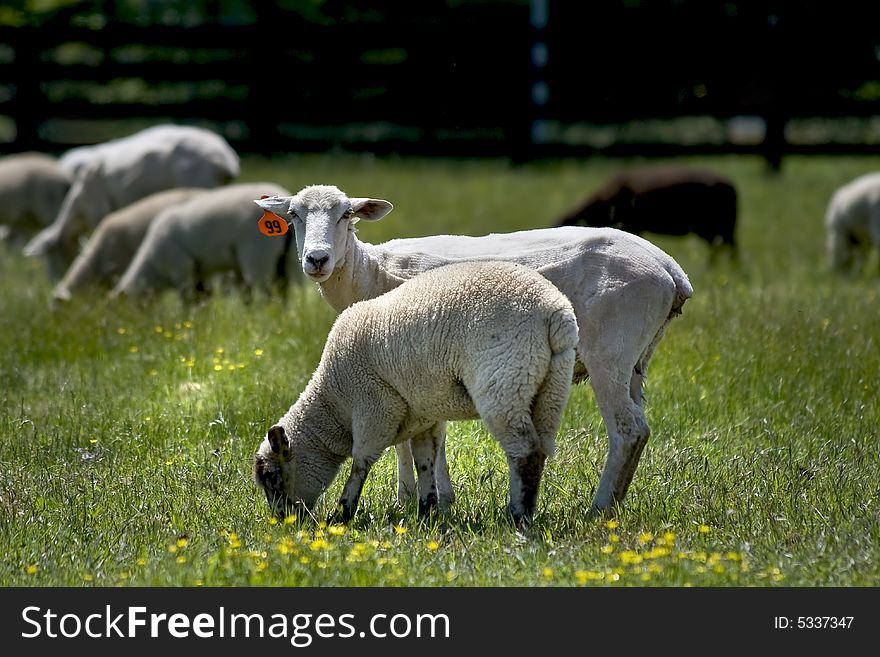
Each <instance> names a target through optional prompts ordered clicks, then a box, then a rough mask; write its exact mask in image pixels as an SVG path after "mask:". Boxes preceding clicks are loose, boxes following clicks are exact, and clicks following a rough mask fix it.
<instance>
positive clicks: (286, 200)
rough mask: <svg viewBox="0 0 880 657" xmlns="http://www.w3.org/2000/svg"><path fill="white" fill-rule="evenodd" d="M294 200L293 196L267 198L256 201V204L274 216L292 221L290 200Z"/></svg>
mask: <svg viewBox="0 0 880 657" xmlns="http://www.w3.org/2000/svg"><path fill="white" fill-rule="evenodd" d="M292 198H293V197H292V196H267V197H266V198H261V199H256V200H254V203H256V204H257V205H259V206H260V207H261V208H263V209H264V210H268V211H269V212H271V213H272V214H277V215H278V216H279V217H286V218H288V219H290V218H291V217H290V199H292Z"/></svg>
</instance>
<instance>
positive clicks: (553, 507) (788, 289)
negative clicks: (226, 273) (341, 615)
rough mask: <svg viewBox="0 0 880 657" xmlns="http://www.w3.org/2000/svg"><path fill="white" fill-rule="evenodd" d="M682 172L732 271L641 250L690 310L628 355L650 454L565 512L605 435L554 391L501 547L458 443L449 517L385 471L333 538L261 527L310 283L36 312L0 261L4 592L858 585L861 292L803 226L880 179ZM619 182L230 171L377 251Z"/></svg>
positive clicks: (386, 170)
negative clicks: (542, 445)
mask: <svg viewBox="0 0 880 657" xmlns="http://www.w3.org/2000/svg"><path fill="white" fill-rule="evenodd" d="M689 161H690V162H692V163H694V164H707V165H710V166H712V167H714V168H716V169H719V170H721V171H724V172H726V173H728V174H729V175H730V176H732V177H733V178H734V180H735V181H736V183H737V185H738V186H739V189H740V198H741V212H740V224H739V239H740V242H741V246H742V251H743V252H742V258H741V260H742V262H741V264H740V265H739V266H738V267H737V266H734V265H731V264H729V263H727V262H721V263H719V265H718V266H716V267H710V266H709V265H708V254H707V248H706V246H705V244H703V243H701V242H699V240H697V239H696V238H684V239H681V238H668V237H660V236H654V237H652V239H653V240H654V241H656V242H657V243H658V244H659V245H660V246H662V247H663V248H664V249H666V250H667V251H668V252H669V253H671V254H672V255H673V256H674V257H676V259H678V260H679V262H681V264H682V265H683V266H684V268H685V269H686V271H688V273H689V275H690V277H691V281H692V283H693V284H694V288H695V290H696V292H695V295H694V298H693V299H692V300H691V301H689V302H688V304H687V305H686V306H685V311H684V315H683V316H682V317H681V318H679V319H677V320H676V321H675V322H674V323H673V324H672V325H671V327H670V329H669V331H668V333H667V336H666V338H665V339H664V341H663V342H662V343H661V346H660V348H659V350H658V352H657V354H656V356H655V357H654V360H653V362H652V367H651V370H650V376H649V382H648V387H647V392H648V398H649V404H648V418H649V421H650V423H651V426H652V430H653V434H652V438H651V441H650V443H649V445H648V448H647V449H646V451H645V454H644V456H643V458H642V462H641V465H640V467H639V469H638V470H637V472H636V476H635V479H634V482H633V484H632V487H631V489H630V493H629V496H628V498H627V503H626V505H625V507H624V508H622V509H621V510H620V511H619V513H618V514H617V516H616V518H615V519H614V520H613V521H611V522H608V521H607V520H605V519H603V520H596V519H589V518H587V517H586V516H585V514H584V510H585V507H587V506H588V505H589V502H590V499H591V497H592V495H593V492H594V489H595V486H596V483H597V480H598V476H599V473H600V472H601V469H602V466H603V464H604V458H605V433H604V427H603V426H602V423H601V420H600V417H599V414H598V411H597V409H596V406H595V403H594V401H593V397H592V391H591V390H590V388H589V386H588V385H582V386H578V387H576V388H575V389H574V391H573V393H572V398H571V401H570V403H569V405H568V408H567V410H566V413H565V417H564V421H563V426H562V429H561V431H560V434H559V438H558V447H557V456H556V458H555V459H553V460H552V461H551V462H550V463H549V464H548V468H547V470H546V476H545V479H544V482H543V487H542V492H541V498H540V501H539V512H538V514H537V517H536V521H535V523H534V527H533V528H532V529H531V530H529V531H528V532H527V533H526V534H525V535H521V534H518V533H516V532H515V531H514V530H513V529H512V528H511V527H510V526H509V525H508V524H507V522H506V521H505V519H504V516H503V513H502V510H503V508H504V503H505V499H504V496H505V492H506V486H507V483H506V482H507V471H506V464H505V461H504V459H503V455H502V453H501V450H500V449H499V448H498V446H497V445H496V444H495V442H494V441H493V440H492V439H491V437H490V436H489V435H488V434H487V433H486V432H485V430H484V429H483V428H482V425H481V424H480V423H478V422H465V423H455V424H453V425H450V429H449V442H448V451H449V458H450V463H451V469H452V477H453V481H454V483H455V486H456V489H457V493H458V501H457V503H456V505H455V507H454V509H453V510H452V511H451V512H450V513H449V514H448V515H447V516H445V517H442V518H438V519H435V520H433V521H431V522H421V521H419V520H418V519H417V517H416V516H417V514H416V509H415V508H414V507H406V508H401V507H399V506H398V505H397V504H396V502H395V488H396V482H395V473H394V456H393V453H392V452H389V453H388V454H386V456H385V457H384V458H383V459H382V460H381V461H380V462H379V463H378V464H377V466H376V468H375V469H374V471H373V472H372V473H371V475H370V478H369V480H368V482H367V486H366V489H365V493H364V497H363V499H362V502H361V507H360V510H359V513H358V516H357V517H356V519H355V521H354V522H353V523H352V525H351V526H350V527H348V528H343V527H339V526H331V527H327V526H324V525H320V524H317V525H316V524H312V523H307V524H303V525H299V526H298V525H287V524H284V523H277V524H273V523H272V522H271V521H270V518H269V514H268V506H267V505H266V503H265V500H264V499H263V497H262V496H261V495H260V494H259V493H258V491H257V490H256V489H255V487H254V485H253V484H252V483H251V480H250V468H251V459H252V455H253V453H254V450H255V448H256V446H257V445H258V443H259V441H260V440H261V439H262V437H263V435H264V434H265V431H266V429H267V427H268V426H269V425H270V424H271V423H272V422H274V421H275V420H276V419H277V418H278V417H280V416H281V415H282V414H283V413H284V412H285V411H286V409H287V408H288V406H289V405H290V404H291V403H292V402H293V401H294V400H295V399H296V397H297V395H298V394H299V392H300V390H301V389H302V387H303V386H304V384H305V382H306V381H307V379H308V378H309V376H310V375H311V372H312V370H313V368H314V366H315V365H316V363H317V360H318V358H319V356H320V352H321V348H322V346H323V341H324V338H325V336H326V333H327V330H328V329H329V327H330V324H331V323H332V321H333V318H334V315H333V313H332V311H331V310H330V309H329V307H327V306H326V304H325V303H324V302H323V301H322V300H321V299H320V297H319V296H318V294H317V291H316V289H315V288H314V287H313V286H312V285H311V284H309V285H307V286H301V287H298V288H295V289H294V290H293V292H292V294H291V297H290V299H289V300H288V303H287V304H283V303H282V302H281V301H279V300H277V299H269V300H261V301H258V302H256V303H252V304H251V305H247V304H246V303H244V302H243V300H242V299H241V298H240V297H239V296H238V295H236V294H229V295H226V296H218V297H215V298H213V299H212V300H211V301H209V302H208V303H206V304H204V305H201V306H197V307H190V306H185V305H183V304H182V303H181V302H180V301H179V300H178V299H177V298H176V296H174V295H173V294H169V295H165V296H163V297H161V298H159V299H156V300H154V301H152V302H149V303H147V304H136V303H120V304H113V305H111V304H108V303H107V302H106V301H104V299H103V298H102V297H101V296H100V295H98V294H94V295H92V296H85V297H82V298H80V299H79V300H78V301H76V302H74V303H72V304H70V305H69V306H66V307H63V308H59V309H56V310H53V309H51V308H50V304H49V297H50V285H49V283H48V281H47V280H46V277H45V274H44V271H43V268H42V265H41V263H39V262H34V261H31V260H27V259H25V258H23V257H22V256H20V255H19V254H18V253H17V252H14V251H13V250H11V249H10V248H8V247H0V272H2V281H3V287H2V292H0V399H2V405H0V552H2V554H3V555H4V558H3V559H2V560H0V584H2V585H4V586H13V585H25V586H53V585H72V586H89V585H113V586H115V585H146V586H180V585H206V586H211V585H296V586H299V585H312V586H325V585H330V586H333V585H355V586H361V585H364V586H376V585H383V586H385V585H402V586H414V585H427V586H438V585H453V586H507V585H526V586H541V585H553V586H574V585H582V584H583V585H588V586H593V585H601V586H604V585H612V586H626V585H632V586H656V585H660V586H685V585H693V586H748V585H755V586H865V585H868V586H875V585H877V584H878V583H880V505H878V486H880V484H878V482H880V453H878V450H880V440H878V429H877V427H878V425H880V410H878V404H877V398H878V390H877V387H878V373H880V348H878V347H880V345H878V338H880V332H878V330H877V311H878V292H880V279H878V278H877V277H876V276H874V275H873V274H874V273H875V272H871V273H866V274H860V275H850V276H833V275H831V274H830V273H829V272H828V271H827V269H826V266H825V262H824V258H823V229H822V217H823V213H824V208H825V203H826V201H827V199H828V197H829V195H830V193H831V192H832V191H833V190H834V189H835V188H836V187H837V186H838V185H840V184H841V183H843V182H845V181H847V180H849V179H851V178H852V177H854V176H855V175H858V174H860V173H862V172H865V171H869V170H875V169H878V168H880V158H873V159H869V158H861V159H860V158H839V159H831V158H814V159H808V158H790V159H789V160H787V161H786V163H785V168H784V170H783V172H782V173H781V174H777V175H774V174H771V173H768V172H767V171H766V169H765V167H764V165H763V163H762V162H761V160H759V159H757V158H738V157H727V158H725V157H719V158H693V159H690V160H689ZM621 164H622V162H620V161H609V160H599V159H596V160H587V161H567V162H546V163H536V164H533V165H529V166H523V167H513V166H510V165H508V164H507V163H505V162H503V161H476V160H475V161H456V162H451V161H431V160H421V159H417V160H409V159H393V158H389V159H376V158H372V157H366V156H363V157H359V156H344V155H340V156H335V157H318V156H302V157H294V156H291V157H277V158H272V159H262V158H255V157H249V158H245V159H244V168H243V178H244V179H246V180H272V181H276V182H279V183H281V184H284V185H286V186H288V188H290V189H291V190H292V191H296V190H297V189H299V188H300V187H302V186H304V185H307V184H312V183H332V184H337V185H338V186H340V187H341V188H342V189H343V190H345V191H347V192H348V193H349V194H351V195H353V196H375V197H380V198H386V199H388V200H390V201H392V202H393V203H394V205H395V211H394V212H392V213H391V214H390V215H389V216H388V217H387V218H385V219H383V220H382V221H381V222H378V223H373V224H362V225H361V230H360V237H361V238H362V239H364V240H366V241H371V242H378V241H382V240H385V239H389V238H392V237H396V236H417V235H428V234H434V233H439V232H463V233H469V234H484V233H488V232H492V231H506V230H513V229H520V228H529V227H539V226H545V225H548V224H549V223H550V222H551V221H552V219H553V218H554V217H555V216H556V215H558V214H560V213H561V212H563V211H564V210H566V209H567V208H568V207H569V206H570V205H572V204H573V203H575V202H577V201H578V200H579V199H581V198H582V197H584V196H585V195H586V194H587V193H589V191H590V190H592V189H593V188H594V187H595V186H596V185H597V184H598V183H599V182H600V181H602V180H604V179H605V177H606V176H608V175H609V174H610V173H612V172H613V171H615V170H616V169H617V168H618V167H619V166H620V165H621ZM707 220H711V218H709V217H707ZM341 478H342V477H341ZM341 478H340V479H341ZM340 484H341V481H337V482H336V484H334V487H333V488H332V489H331V490H330V491H328V493H327V495H326V496H325V502H324V506H322V507H321V508H320V509H319V517H325V515H326V512H327V511H328V510H329V507H330V504H331V503H332V501H333V500H334V496H335V495H337V494H338V492H339V488H340Z"/></svg>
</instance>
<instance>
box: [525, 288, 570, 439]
mask: <svg viewBox="0 0 880 657" xmlns="http://www.w3.org/2000/svg"><path fill="white" fill-rule="evenodd" d="M548 329H549V330H548V341H549V345H550V351H551V355H550V363H549V366H548V367H547V374H546V375H545V377H544V380H543V381H542V382H541V386H540V388H539V389H538V393H537V395H535V402H534V405H533V408H532V421H533V423H534V425H535V429H536V430H537V432H538V436H539V438H540V439H541V447H542V450H543V451H544V453H545V454H546V455H547V456H553V454H554V452H555V451H556V433H557V432H558V431H559V424H560V421H561V420H562V413H563V411H564V410H565V405H566V403H567V402H568V394H569V391H570V389H571V380H572V372H573V370H574V363H575V358H576V350H577V344H578V326H577V318H576V317H575V314H574V310H572V308H571V306H570V305H569V306H566V307H564V308H561V309H559V310H557V311H556V312H554V313H553V314H552V315H551V317H550V323H549V327H548Z"/></svg>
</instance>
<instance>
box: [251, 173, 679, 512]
mask: <svg viewBox="0 0 880 657" xmlns="http://www.w3.org/2000/svg"><path fill="white" fill-rule="evenodd" d="M256 202H257V204H258V205H260V206H261V207H263V208H265V209H267V210H269V211H270V212H273V213H275V214H276V215H279V216H281V217H283V218H285V219H287V220H288V221H289V222H292V223H293V226H294V231H295V233H296V241H297V248H298V250H299V254H300V257H301V260H302V268H303V271H304V272H305V273H306V275H307V276H308V277H309V278H310V279H312V280H314V281H316V282H317V283H318V284H319V285H320V288H321V294H322V296H323V297H324V299H325V300H326V301H327V302H328V303H329V304H330V305H331V306H332V307H333V308H335V309H336V310H337V311H342V310H343V309H345V308H346V307H348V306H349V305H351V304H352V303H354V302H355V301H360V300H362V299H369V298H372V297H376V296H379V295H380V294H383V293H384V292H387V291H388V290H390V289H392V288H395V287H397V286H398V285H400V284H401V283H402V282H403V281H405V280H407V279H410V278H412V277H414V276H416V275H417V274H419V273H420V272H424V271H427V270H430V269H434V268H435V267H439V266H441V265H444V264H449V263H452V262H456V261H459V262H460V261H474V260H506V261H511V262H517V263H520V264H523V265H527V266H529V267H531V268H533V269H536V270H538V271H539V272H540V273H541V274H543V275H544V276H545V277H546V278H547V279H549V280H550V281H551V282H552V283H554V284H555V285H556V287H558V288H559V289H560V290H561V291H562V292H563V293H564V294H565V295H566V296H567V297H568V299H569V300H570V301H571V303H572V305H573V307H574V311H575V313H576V315H577V320H578V328H579V334H580V343H579V347H578V364H577V365H576V367H575V373H576V377H577V378H578V379H582V378H583V377H584V376H585V375H587V374H589V377H590V381H591V383H592V386H593V390H594V391H595V394H596V401H597V403H598V405H599V410H600V411H601V413H602V419H603V420H604V422H605V426H606V427H607V429H608V441H609V450H608V458H607V461H606V464H605V469H604V471H603V472H602V476H601V479H600V481H599V485H598V488H597V490H596V494H595V497H594V498H593V510H602V511H606V510H610V509H612V508H613V506H614V505H615V504H616V503H619V502H622V500H623V498H624V496H625V495H626V491H627V489H628V487H629V484H630V481H631V480H632V477H633V473H634V472H635V469H636V466H637V465H638V462H639V458H640V457H641V454H642V450H643V448H644V446H645V443H646V442H647V440H648V436H649V433H650V430H649V427H648V423H647V421H646V419H645V414H644V410H643V407H642V406H643V398H642V382H643V380H644V377H645V372H646V369H647V366H648V361H649V360H650V358H651V355H652V354H653V353H654V350H655V348H656V347H657V345H658V343H659V342H660V339H661V337H662V336H663V332H664V330H665V328H666V326H667V324H668V322H669V321H670V320H671V319H672V318H673V317H675V316H676V315H678V314H680V313H681V308H682V305H683V304H684V303H685V301H686V300H687V299H689V298H690V297H691V295H692V294H693V288H692V287H691V284H690V282H689V281H688V278H687V275H686V274H685V273H684V271H682V269H681V267H679V265H678V263H676V262H675V260H673V259H672V258H671V257H670V256H669V255H667V254H666V253H665V252H663V251H662V250H661V249H659V248H657V247H656V246H654V245H653V244H651V243H650V242H648V241H646V240H644V239H642V238H640V237H637V236H635V235H631V234H630V233H626V232H623V231H620V230H615V229H613V228H581V227H576V226H567V227H563V228H547V229H538V230H526V231H519V232H515V233H502V234H492V235H487V236H484V237H465V236H458V235H439V236H433V237H423V238H413V239H397V240H391V241H390V242H385V243H384V244H379V245H373V244H368V243H364V242H361V241H360V240H358V239H357V237H356V235H355V230H354V224H355V222H356V221H358V220H359V219H363V220H367V221H375V220H377V219H380V218H382V217H383V216H385V215H386V214H387V213H388V212H390V211H391V209H392V205H391V204H390V203H389V202H388V201H384V200H379V199H370V198H348V197H347V196H346V195H345V194H343V193H342V192H341V191H340V190H339V189H337V188H336V187H333V186H329V185H315V186H311V187H306V188H304V189H303V190H301V191H300V192H299V193H298V194H296V195H295V196H292V197H276V198H268V199H263V200H259V201H256ZM429 431H430V432H432V433H433V434H434V436H435V437H436V438H438V439H439V440H440V450H439V454H438V464H437V470H438V491H439V493H440V497H441V501H442V498H443V497H444V496H446V497H447V498H448V499H449V501H451V500H452V497H453V491H452V486H451V484H450V482H449V477H448V474H447V472H446V470H445V457H444V453H443V441H442V439H443V431H444V426H443V424H442V423H438V425H437V426H435V427H432V428H431V429H429ZM407 447H408V446H407V444H406V443H400V444H398V447H397V451H398V477H399V489H398V492H399V494H400V496H401V497H402V498H404V497H406V496H408V494H410V491H412V490H413V489H414V487H415V486H414V481H413V474H412V456H411V455H410V454H408V450H407Z"/></svg>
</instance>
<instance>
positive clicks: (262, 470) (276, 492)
mask: <svg viewBox="0 0 880 657" xmlns="http://www.w3.org/2000/svg"><path fill="white" fill-rule="evenodd" d="M292 470H293V467H292V464H291V457H290V444H289V442H288V440H287V434H285V432H284V428H283V427H280V426H278V425H276V426H273V427H272V428H271V429H269V431H268V433H267V434H266V438H265V440H263V443H262V444H261V445H260V449H259V450H257V455H256V456H255V457H254V483H256V484H257V485H258V486H259V487H260V488H262V489H263V492H264V493H265V494H266V500H267V501H268V502H269V506H270V507H271V508H272V512H273V513H274V514H275V515H276V516H277V517H279V518H284V517H285V516H287V515H291V514H292V513H293V512H294V511H295V507H296V504H295V502H294V500H293V499H291V497H290V495H289V493H288V491H289V490H290V484H291V483H292V482H291V480H292V479H293V472H292Z"/></svg>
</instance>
